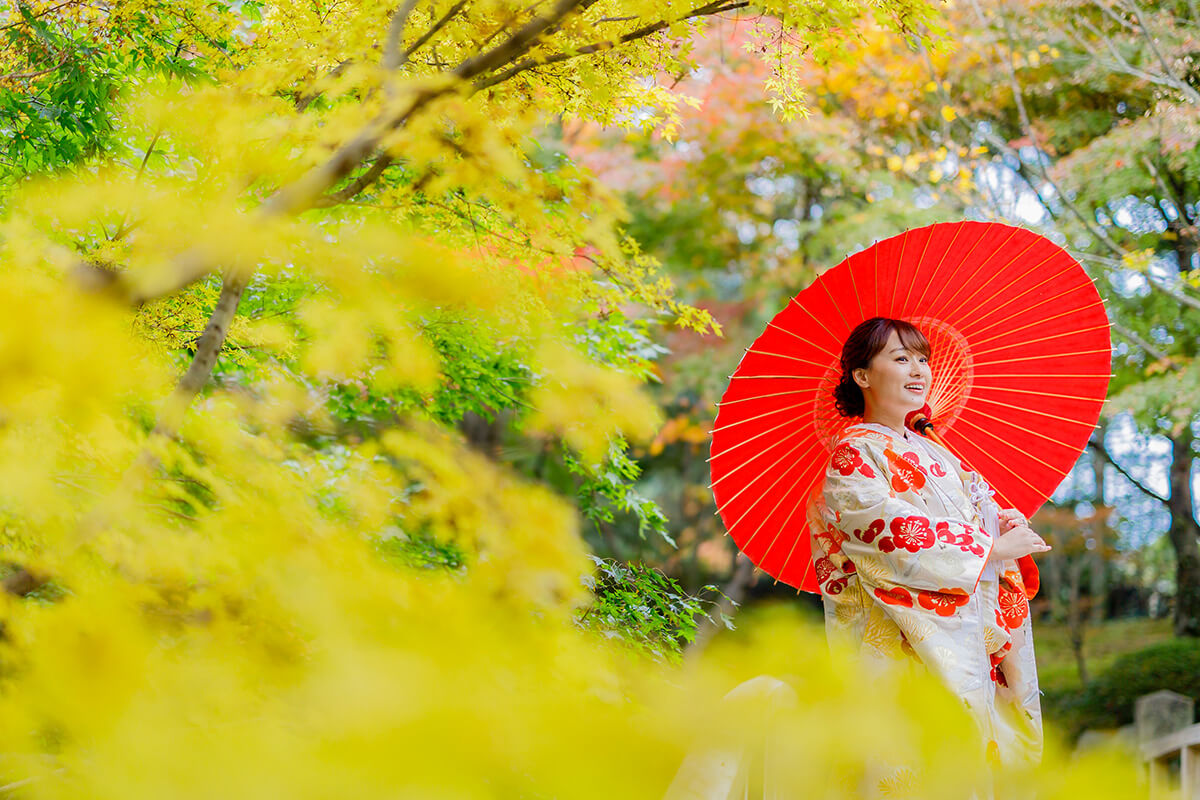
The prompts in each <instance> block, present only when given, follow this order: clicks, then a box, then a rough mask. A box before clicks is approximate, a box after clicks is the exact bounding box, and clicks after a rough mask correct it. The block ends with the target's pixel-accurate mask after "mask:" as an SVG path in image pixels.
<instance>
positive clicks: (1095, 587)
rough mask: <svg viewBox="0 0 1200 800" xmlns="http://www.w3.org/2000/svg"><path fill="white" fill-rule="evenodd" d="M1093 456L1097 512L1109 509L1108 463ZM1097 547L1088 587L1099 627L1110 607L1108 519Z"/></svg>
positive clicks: (1098, 529)
mask: <svg viewBox="0 0 1200 800" xmlns="http://www.w3.org/2000/svg"><path fill="white" fill-rule="evenodd" d="M1104 433H1105V431H1104V422H1103V421H1101V423H1100V430H1099V431H1098V432H1097V433H1096V438H1098V439H1099V440H1100V441H1102V442H1103V441H1104ZM1091 455H1092V473H1093V475H1094V476H1095V486H1096V495H1095V497H1094V498H1093V500H1092V505H1093V506H1094V507H1095V508H1096V510H1097V511H1100V510H1102V509H1105V508H1108V504H1107V503H1106V502H1105V501H1104V490H1105V488H1106V487H1105V482H1104V467H1105V466H1106V463H1105V461H1104V456H1102V455H1101V454H1100V453H1099V452H1097V451H1096V449H1095V448H1091ZM1094 530H1095V534H1094V535H1095V537H1096V543H1095V547H1093V548H1092V551H1091V562H1092V563H1091V565H1090V568H1091V585H1090V586H1089V587H1088V588H1089V591H1088V594H1089V595H1091V598H1092V610H1091V623H1092V624H1093V625H1099V624H1100V623H1101V622H1103V621H1104V614H1105V609H1106V608H1107V607H1108V602H1107V600H1108V598H1107V594H1108V563H1107V560H1106V559H1107V554H1108V553H1110V552H1111V548H1110V547H1109V540H1110V538H1111V536H1112V530H1111V528H1109V525H1108V517H1105V518H1104V521H1103V522H1101V523H1100V524H1098V525H1096V526H1095V529H1094Z"/></svg>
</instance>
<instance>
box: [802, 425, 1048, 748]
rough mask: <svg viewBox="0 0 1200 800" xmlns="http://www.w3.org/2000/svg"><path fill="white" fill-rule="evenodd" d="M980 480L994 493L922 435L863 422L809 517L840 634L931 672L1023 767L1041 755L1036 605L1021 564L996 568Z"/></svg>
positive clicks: (836, 455) (987, 736) (838, 453)
mask: <svg viewBox="0 0 1200 800" xmlns="http://www.w3.org/2000/svg"><path fill="white" fill-rule="evenodd" d="M972 484H975V485H976V486H982V487H984V490H985V492H986V483H985V482H984V481H983V479H982V478H981V476H979V475H978V474H977V473H974V472H972V471H970V470H969V469H967V468H966V467H965V466H964V465H963V463H962V461H961V460H960V459H959V458H957V457H956V456H954V455H953V454H951V453H950V452H949V451H947V450H946V449H944V448H942V447H941V446H939V445H936V444H935V443H933V442H931V441H929V440H926V439H923V438H921V437H919V436H918V435H917V434H915V433H911V432H910V433H909V435H908V436H901V435H900V434H899V433H898V432H896V431H893V430H891V429H890V428H886V427H884V426H881V425H867V424H860V425H856V426H852V427H851V428H850V429H849V430H848V431H847V433H846V434H845V435H843V437H842V438H841V439H840V440H839V441H838V442H837V443H835V446H834V447H833V449H832V457H831V460H830V464H829V467H828V469H827V470H826V472H825V480H824V483H823V484H822V485H821V486H820V487H819V490H818V491H817V493H816V495H815V496H814V502H813V503H812V505H811V506H810V508H809V511H808V515H809V525H810V530H811V531H812V535H813V561H814V569H815V574H816V576H817V580H818V583H819V585H820V588H821V592H822V595H823V598H824V603H825V622H826V629H827V631H828V632H829V635H830V637H831V638H833V637H835V636H839V637H849V638H850V640H851V641H852V642H856V643H857V645H858V647H859V649H860V651H861V652H862V653H863V654H864V655H865V656H867V657H869V658H894V659H910V660H913V661H915V662H919V663H920V664H922V665H923V666H924V668H925V669H927V670H929V671H930V672H931V673H933V674H934V675H936V676H937V677H938V678H939V679H940V680H941V681H942V682H943V684H944V685H945V686H946V687H947V688H948V689H950V691H952V692H953V693H955V694H956V695H958V696H959V697H960V698H962V700H963V701H964V702H965V703H966V704H967V706H968V708H970V709H971V711H972V712H973V713H974V715H975V718H976V721H977V722H978V723H979V725H980V729H981V731H982V733H983V734H984V740H985V741H991V742H995V743H998V744H997V745H996V747H998V753H999V758H1000V759H1001V760H1002V761H1003V762H1005V763H1013V764H1015V763H1019V762H1022V761H1029V760H1032V759H1033V758H1036V757H1037V755H1038V753H1040V747H1041V712H1040V707H1039V703H1038V691H1037V672H1036V665H1035V663H1034V660H1033V647H1032V638H1031V635H1030V629H1029V624H1030V623H1029V604H1028V597H1027V595H1026V593H1025V589H1024V585H1023V584H1022V583H1021V573H1020V570H1019V569H1018V568H1017V564H1016V562H1011V561H1010V562H1004V563H1003V564H992V565H989V564H988V556H989V555H990V554H991V551H992V536H993V535H994V532H996V531H998V525H997V522H996V520H995V519H994V517H993V518H992V519H990V520H988V519H985V515H984V513H983V511H981V508H983V507H984V506H982V505H979V504H977V502H976V501H974V500H972V499H971V498H972V495H971V494H970V493H969V492H968V489H969V487H970V486H971V485H972ZM980 502H982V501H980ZM989 508H992V509H994V506H989ZM991 513H994V512H991ZM989 531H991V532H989ZM985 567H986V569H985ZM1002 706H1008V708H1002Z"/></svg>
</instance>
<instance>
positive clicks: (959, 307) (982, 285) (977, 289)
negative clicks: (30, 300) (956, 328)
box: [945, 241, 1058, 319]
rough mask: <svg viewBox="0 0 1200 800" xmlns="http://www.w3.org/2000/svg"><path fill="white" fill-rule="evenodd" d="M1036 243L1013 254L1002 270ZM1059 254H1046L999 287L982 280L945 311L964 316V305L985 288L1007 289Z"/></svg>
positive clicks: (949, 314)
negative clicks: (1018, 253)
mask: <svg viewBox="0 0 1200 800" xmlns="http://www.w3.org/2000/svg"><path fill="white" fill-rule="evenodd" d="M1035 244H1037V242H1036V241H1033V242H1030V243H1029V246H1028V247H1026V248H1025V250H1024V251H1022V253H1021V255H1016V256H1013V257H1012V258H1010V259H1009V260H1008V262H1007V263H1005V264H1004V265H1003V266H1002V267H1000V270H1005V269H1008V267H1009V266H1010V265H1011V264H1015V263H1016V261H1017V259H1019V258H1020V257H1021V256H1022V255H1024V254H1025V253H1026V252H1028V251H1029V250H1032V249H1033V246H1034V245H1035ZM1057 256H1058V254H1057V253H1051V254H1050V255H1048V256H1046V257H1045V258H1043V259H1042V260H1041V261H1039V262H1038V263H1036V264H1034V265H1033V266H1032V267H1030V268H1029V269H1027V270H1025V272H1023V273H1021V274H1020V275H1018V276H1017V277H1015V278H1013V279H1012V280H1011V281H1009V282H1008V283H1006V284H1005V285H1004V286H1002V287H998V288H995V287H991V286H989V285H988V284H989V283H990V282H989V281H981V282H980V284H979V285H978V286H976V287H975V291H973V292H971V293H970V294H969V295H967V296H966V297H964V298H963V299H962V300H961V301H959V304H958V305H957V306H955V307H954V308H953V309H948V310H947V311H946V312H945V313H946V316H948V317H959V318H963V317H964V315H963V314H962V309H963V306H965V305H966V304H967V303H969V302H971V301H972V300H974V299H975V296H976V295H978V294H979V293H980V292H982V291H983V290H984V289H992V290H993V291H995V292H1002V291H1004V290H1005V289H1007V288H1008V287H1010V286H1013V285H1015V284H1016V283H1017V282H1018V281H1021V280H1024V279H1025V278H1026V277H1028V276H1029V275H1032V274H1033V273H1034V272H1036V271H1037V270H1038V269H1039V268H1040V267H1041V266H1042V265H1043V264H1045V263H1046V262H1047V261H1049V260H1051V259H1053V258H1056V257H1057ZM979 305H980V304H979V303H976V304H975V306H974V307H973V310H978V308H979ZM965 318H967V319H969V318H970V315H965Z"/></svg>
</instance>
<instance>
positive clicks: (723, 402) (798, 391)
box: [717, 386, 821, 408]
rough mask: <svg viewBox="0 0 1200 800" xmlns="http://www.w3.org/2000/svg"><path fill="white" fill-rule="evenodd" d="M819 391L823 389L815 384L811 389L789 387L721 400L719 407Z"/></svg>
mask: <svg viewBox="0 0 1200 800" xmlns="http://www.w3.org/2000/svg"><path fill="white" fill-rule="evenodd" d="M819 391H821V387H819V386H813V387H812V388H810V389H789V390H788V391H786V392H772V393H771V394H756V395H754V396H753V397H739V398H736V399H734V400H721V401H719V402H718V403H717V407H718V408H724V407H725V406H732V405H735V404H737V403H745V402H747V401H749V400H766V399H767V398H768V397H782V396H784V395H789V394H813V393H815V392H819Z"/></svg>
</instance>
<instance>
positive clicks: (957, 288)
mask: <svg viewBox="0 0 1200 800" xmlns="http://www.w3.org/2000/svg"><path fill="white" fill-rule="evenodd" d="M1016 235H1017V231H1015V230H1014V231H1013V232H1012V233H1010V234H1009V235H1008V238H1007V239H1005V240H1004V241H1003V242H1001V243H1000V244H998V245H997V246H996V249H995V250H993V251H992V252H991V253H988V255H987V257H986V258H984V259H983V261H980V262H979V263H978V264H976V265H975V271H974V272H972V273H971V275H970V277H968V278H967V279H966V280H964V281H963V282H962V283H959V284H958V285H956V286H955V287H954V291H953V292H952V293H951V294H950V296H949V297H947V298H946V299H945V300H942V296H941V295H942V291H944V290H945V287H946V286H948V285H949V283H948V282H943V284H942V289H941V290H939V291H938V294H937V296H936V297H934V299H933V300H932V301H930V305H932V306H935V307H937V308H939V309H941V308H945V307H946V305H948V304H949V303H951V302H953V301H954V300H955V299H957V298H958V295H959V293H960V292H961V291H962V290H963V289H964V288H965V287H967V286H970V285H971V284H972V283H973V282H974V280H975V278H977V277H978V276H979V273H980V272H981V271H982V270H983V268H984V267H985V266H987V263H988V262H989V261H991V260H992V257H993V256H995V255H996V254H997V253H999V252H1000V251H1001V250H1002V249H1003V248H1004V247H1005V246H1007V245H1008V243H1009V242H1010V241H1012V239H1013V237H1015V236H1016ZM1030 247H1033V243H1032V242H1031V243H1030V244H1029V246H1028V247H1026V248H1025V250H1028V249H1029V248H1030ZM1025 250H1022V251H1021V253H1019V254H1018V257H1019V256H1021V255H1024V254H1025ZM942 316H943V317H948V316H950V315H949V314H943V315H942Z"/></svg>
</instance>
